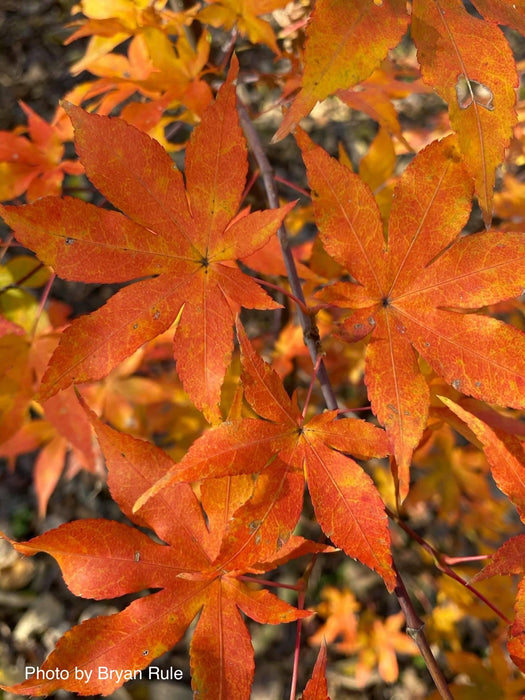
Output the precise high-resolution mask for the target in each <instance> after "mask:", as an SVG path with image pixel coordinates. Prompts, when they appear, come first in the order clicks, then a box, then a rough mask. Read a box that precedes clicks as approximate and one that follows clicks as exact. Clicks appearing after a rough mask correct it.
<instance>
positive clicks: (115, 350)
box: [0, 59, 293, 421]
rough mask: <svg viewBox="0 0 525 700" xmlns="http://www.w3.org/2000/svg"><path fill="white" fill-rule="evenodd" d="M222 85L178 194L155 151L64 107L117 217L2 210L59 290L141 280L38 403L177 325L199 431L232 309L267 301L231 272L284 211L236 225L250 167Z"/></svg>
mask: <svg viewBox="0 0 525 700" xmlns="http://www.w3.org/2000/svg"><path fill="white" fill-rule="evenodd" d="M237 71H238V63H237V60H236V59H234V60H233V62H232V68H231V70H230V72H229V75H228V79H227V81H226V83H225V84H224V85H223V87H222V89H221V90H220V91H219V94H218V97H217V101H216V102H215V103H214V104H212V105H211V106H210V107H209V108H208V109H207V110H206V113H205V115H204V117H203V120H202V122H201V124H200V125H199V126H198V127H197V128H196V129H195V131H194V132H193V135H192V138H191V140H190V143H189V144H188V147H187V151H186V169H185V176H186V186H184V180H183V176H182V174H181V173H180V172H179V171H178V170H177V169H176V167H175V165H174V164H173V161H172V160H171V158H170V157H169V156H168V155H167V153H166V152H165V151H164V149H163V148H162V147H161V146H160V145H159V144H158V143H157V142H156V141H153V140H152V139H150V138H149V137H148V136H146V135H145V134H143V133H142V132H140V131H137V130H136V129H134V128H133V127H130V126H129V125H127V124H126V123H125V122H123V121H122V120H119V119H110V118H107V117H102V116H98V115H91V114H88V113H87V112H84V111H83V110H82V109H80V108H79V107H74V106H73V105H69V107H68V111H69V113H70V114H71V117H72V119H73V121H74V124H75V130H76V133H75V142H76V147H77V150H78V152H79V154H80V158H81V160H82V162H83V163H84V165H85V168H86V172H87V174H88V176H89V178H90V179H91V181H92V182H93V184H94V185H95V186H96V187H98V189H99V190H100V191H101V192H102V193H103V194H104V195H105V196H106V197H107V198H108V199H109V200H110V201H111V202H112V203H113V204H114V205H115V206H117V207H118V208H119V209H121V211H122V212H124V214H121V213H120V212H115V211H107V210H103V209H99V208H97V207H94V206H93V205H91V204H87V203H85V202H82V201H80V200H78V199H70V198H66V199H62V200H60V199H58V198H54V197H53V198H47V199H43V200H40V201H38V202H35V203H34V204H32V205H28V206H24V207H3V208H2V209H1V210H0V211H1V212H2V215H3V217H4V218H5V220H6V222H7V223H9V225H11V226H12V227H13V228H14V229H15V231H16V236H17V238H18V240H19V241H20V242H22V243H23V244H24V245H25V246H27V247H29V248H32V249H33V250H34V251H35V252H36V253H37V255H38V256H39V257H40V258H41V259H42V260H43V261H44V262H45V263H46V264H48V265H51V266H52V267H53V268H54V269H55V270H56V272H57V274H59V275H60V276H62V277H64V278H65V279H75V280H82V281H84V282H102V283H108V282H124V281H128V280H133V279H139V278H140V281H138V282H136V283H135V284H133V285H131V286H129V287H126V288H124V289H122V290H121V291H120V292H118V293H117V294H116V295H115V296H113V297H112V298H111V299H110V300H109V301H108V303H107V304H106V305H105V306H103V307H102V308H101V309H99V310H98V311H96V312H95V313H93V314H91V315H88V316H83V317H81V318H79V319H77V320H75V321H74V322H73V323H72V324H71V326H70V327H69V328H68V329H66V331H65V332H64V333H63V334H62V337H61V339H60V344H59V346H58V348H57V350H56V351H55V353H54V355H53V358H52V360H51V362H50V365H49V368H48V371H47V372H46V374H45V376H44V378H43V384H42V388H41V398H42V399H47V398H49V397H50V396H52V395H53V394H54V393H56V392H57V391H59V390H60V389H62V388H65V387H66V386H69V385H70V384H71V383H73V382H77V383H78V382H84V381H88V380H93V379H99V378H101V377H103V376H105V375H107V374H108V373H109V371H110V370H111V369H112V368H113V367H115V366H116V365H117V364H118V363H119V362H120V361H121V360H123V359H124V358H125V357H128V356H129V355H131V354H132V353H133V352H134V351H135V350H136V349H137V348H138V347H140V346H141V345H142V344H143V343H145V342H146V341H148V340H150V339H151V338H153V337H155V336H157V335H159V334H160V333H162V332H163V331H165V330H166V329H167V328H168V327H169V326H170V325H171V324H172V323H173V321H174V319H176V318H177V317H180V322H179V325H178V328H177V331H176V334H175V357H176V359H177V371H178V373H179V376H180V378H181V380H182V382H183V384H184V388H185V389H186V391H187V392H188V394H189V395H190V397H191V398H192V400H193V402H194V403H195V405H196V406H197V407H198V408H199V409H201V410H202V411H203V412H204V413H205V415H206V417H207V419H208V420H210V421H216V420H218V419H219V418H220V413H219V409H218V403H219V398H220V390H221V385H222V382H223V378H224V373H225V370H226V367H227V365H228V363H229V361H230V357H231V352H232V346H233V337H232V332H231V327H232V325H233V320H234V317H235V314H236V313H237V312H238V311H239V310H240V308H241V306H244V307H247V308H257V309H274V308H278V307H279V304H277V303H276V302H274V301H273V300H272V299H271V298H270V297H268V295H267V294H266V293H265V292H264V291H263V290H262V289H261V288H260V287H259V285H258V284H257V283H256V282H255V281H254V280H253V279H252V278H251V277H248V275H246V274H244V273H243V272H241V271H240V270H239V269H238V267H237V266H236V265H235V260H236V259H239V258H240V259H242V258H244V257H246V256H248V255H250V254H251V253H253V252H254V251H255V250H257V249H258V248H261V247H262V246H263V245H264V244H265V243H266V242H267V241H268V240H269V238H270V237H271V236H272V235H273V234H274V233H275V231H276V230H277V228H278V226H279V225H280V223H281V221H282V219H283V218H284V216H285V215H286V213H287V212H288V211H289V209H290V208H291V207H292V206H293V204H290V205H288V206H285V207H281V208H280V209H277V210H269V211H262V212H254V213H251V214H247V212H246V211H245V212H243V213H242V215H240V216H236V215H237V210H238V207H239V204H240V201H241V197H242V192H243V188H244V184H245V179H246V171H247V167H248V163H247V154H246V144H245V141H244V139H243V137H242V133H241V129H240V126H239V121H238V116H237V111H236V95H235V85H234V81H235V78H236V76H237Z"/></svg>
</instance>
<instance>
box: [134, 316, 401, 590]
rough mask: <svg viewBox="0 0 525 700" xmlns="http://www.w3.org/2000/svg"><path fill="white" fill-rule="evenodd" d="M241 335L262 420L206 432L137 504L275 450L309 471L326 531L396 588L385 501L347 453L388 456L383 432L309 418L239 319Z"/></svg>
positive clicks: (265, 461) (258, 464)
mask: <svg viewBox="0 0 525 700" xmlns="http://www.w3.org/2000/svg"><path fill="white" fill-rule="evenodd" d="M237 335H238V338H239V343H240V345H241V352H242V355H241V363H242V377H241V378H242V385H243V388H244V393H245V397H246V399H247V401H248V402H249V403H250V405H251V406H252V408H253V409H254V410H255V411H256V412H257V413H258V414H259V416H261V418H262V419H263V420H260V419H256V418H255V419H254V418H244V419H241V420H239V421H233V422H225V423H222V424H221V425H220V426H218V427H217V428H215V429H213V430H209V431H207V432H206V433H204V435H203V436H201V437H200V438H199V439H198V440H196V441H195V443H194V444H193V445H192V447H191V448H190V449H189V450H188V452H187V453H186V454H185V456H184V457H183V459H182V460H181V461H180V462H179V463H178V464H176V465H174V466H173V467H172V469H171V470H170V471H169V472H168V473H167V474H165V475H164V476H163V478H162V479H161V480H160V481H159V482H158V483H157V484H155V486H154V487H153V488H151V489H150V490H149V491H148V492H146V493H145V494H144V495H143V496H142V497H141V498H140V499H139V500H138V502H137V504H136V505H135V507H141V506H142V505H143V504H144V503H146V502H147V500H148V498H150V497H151V496H152V494H155V493H158V492H159V491H160V490H161V489H162V488H163V487H164V486H165V485H166V484H171V483H174V482H177V481H195V480H197V479H207V478H209V477H219V476H226V475H236V474H252V473H259V472H262V473H264V471H265V469H267V468H268V465H269V464H271V463H272V460H273V459H274V458H275V457H276V455H277V457H278V459H279V461H281V460H282V461H283V462H285V463H286V464H287V465H288V466H289V469H290V470H291V471H292V472H293V473H296V474H297V473H299V474H302V473H303V472H304V473H305V475H306V478H307V482H308V489H309V491H310V495H311V497H312V503H313V506H314V509H315V514H316V517H317V520H318V522H319V524H320V525H321V527H322V529H323V531H324V532H325V533H326V535H327V536H328V537H330V538H331V539H332V541H333V542H334V543H335V544H336V545H337V546H338V547H341V548H342V549H344V551H345V552H346V553H347V554H349V555H350V556H352V557H355V558H357V559H359V561H361V562H362V563H364V564H366V565H367V566H369V567H370V568H372V569H374V570H375V571H377V572H378V573H379V574H380V575H381V576H382V577H383V579H384V581H385V583H386V585H387V587H388V588H389V589H390V590H392V589H393V588H394V586H395V575H394V571H393V569H392V557H391V553H390V533H389V531H388V522H387V518H386V514H385V511H384V504H383V502H382V500H381V497H380V495H379V492H378V491H377V489H376V487H375V485H374V483H373V481H372V479H371V478H370V477H369V476H368V474H366V472H365V471H364V470H363V469H362V468H361V467H360V466H359V465H358V464H357V463H356V462H355V461H354V460H353V459H350V458H349V457H347V456H346V455H345V454H343V452H344V453H351V454H355V455H359V456H364V457H371V456H375V457H382V456H385V454H386V453H387V440H386V435H385V433H384V432H383V431H382V430H380V429H379V428H376V427H375V426H374V425H371V424H370V423H365V422H364V421H361V420H357V419H354V418H344V419H341V420H337V411H326V412H325V413H323V414H321V415H317V416H314V417H313V418H311V419H310V420H309V421H306V420H305V419H304V417H303V415H302V414H301V411H300V410H299V407H298V405H297V400H296V398H295V397H293V398H290V397H289V396H288V394H287V393H286V391H285V389H284V387H283V384H282V381H281V379H280V377H279V376H278V374H277V373H276V372H275V371H274V370H273V369H272V368H271V367H270V366H269V365H268V364H266V363H265V362H264V361H263V360H262V358H261V357H260V356H259V355H258V354H257V353H256V352H255V350H254V349H253V347H252V345H251V343H250V342H249V340H248V338H247V337H246V334H245V332H244V329H243V327H242V326H241V324H240V323H237Z"/></svg>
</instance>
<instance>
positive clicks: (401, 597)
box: [393, 564, 454, 700]
mask: <svg viewBox="0 0 525 700" xmlns="http://www.w3.org/2000/svg"><path fill="white" fill-rule="evenodd" d="M393 567H394V571H395V572H396V578H397V583H396V587H395V588H394V593H395V594H396V596H397V599H398V601H399V605H400V606H401V610H402V611H403V612H404V614H405V619H406V629H407V634H409V635H410V636H411V637H412V639H413V640H414V642H415V643H416V644H417V646H418V649H419V651H420V652H421V656H422V657H423V659H424V660H425V664H426V666H427V669H428V672H429V673H430V675H431V676H432V680H433V681H434V684H435V686H436V688H437V689H438V691H439V694H440V695H441V697H442V698H444V700H454V699H453V697H452V695H451V693H450V690H449V689H448V685H447V681H446V678H445V676H444V675H443V671H442V670H441V668H440V667H439V665H438V663H437V661H436V659H435V657H434V654H433V653H432V649H431V648H430V645H429V643H428V640H427V638H426V637H425V632H424V629H425V623H424V622H423V620H422V619H421V618H420V617H419V615H418V614H417V613H416V611H415V609H414V606H413V604H412V600H411V599H410V596H409V594H408V591H407V589H406V586H405V584H404V582H403V579H402V578H401V576H400V574H399V571H398V570H397V567H396V565H395V564H393Z"/></svg>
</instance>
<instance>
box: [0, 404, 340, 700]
mask: <svg viewBox="0 0 525 700" xmlns="http://www.w3.org/2000/svg"><path fill="white" fill-rule="evenodd" d="M91 421H92V423H93V425H94V427H95V430H96V432H97V435H98V437H99V440H100V444H101V447H102V450H103V452H104V454H105V457H106V463H107V466H108V485H109V488H110V491H111V494H112V496H113V498H114V499H115V500H116V501H117V503H118V504H119V505H120V507H121V509H122V510H123V512H124V513H125V515H127V516H128V518H130V519H131V520H132V521H133V523H134V524H135V525H138V526H140V527H149V528H151V529H153V530H154V531H155V532H156V533H157V535H158V536H159V537H160V539H161V540H163V542H165V543H166V544H159V543H158V542H155V541H153V540H152V539H151V538H150V537H149V536H148V535H146V534H144V533H143V532H141V531H140V530H138V529H136V528H134V527H130V526H128V525H125V524H122V523H119V522H114V521H110V520H89V519H88V520H78V521H75V522H72V523H66V524H65V525H62V526H60V527H59V528H57V529H55V530H51V531H49V532H46V533H44V534H43V535H40V536H38V537H35V538H33V539H32V540H29V541H28V542H21V543H18V542H13V541H11V542H12V544H13V546H14V547H15V548H16V549H17V550H18V551H19V552H21V553H23V554H26V555H29V556H32V555H33V554H36V553H37V552H47V553H48V554H51V555H52V556H53V557H54V558H55V559H56V560H57V561H58V563H59V565H60V567H61V569H62V573H63V575H64V579H65V581H66V584H67V585H68V587H69V589H70V590H71V591H72V592H73V593H75V594H76V595H80V596H84V597H87V598H95V599H97V600H101V599H106V598H114V597H116V596H120V595H124V594H127V593H134V592H139V591H143V590H145V589H149V588H154V589H160V590H159V591H157V592H155V593H153V594H151V595H147V596H144V597H140V598H138V599H136V600H134V601H133V602H132V603H131V604H130V605H128V607H126V608H125V609H124V610H123V611H122V612H119V613H117V614H114V615H109V616H101V617H96V618H93V619H90V620H88V621H86V622H83V623H82V624H81V625H78V626H76V627H74V628H73V629H71V630H70V631H68V632H66V634H65V635H64V637H63V638H62V639H61V640H60V641H59V642H58V644H57V647H56V649H55V650H54V651H53V652H52V653H51V654H50V655H49V656H48V658H47V659H46V661H45V662H44V663H43V664H42V666H41V667H40V671H43V672H44V674H45V672H46V671H47V670H48V669H55V668H60V669H62V670H64V671H69V674H68V678H64V674H62V677H61V678H57V677H56V676H53V674H49V675H48V676H47V678H46V679H42V677H41V676H40V677H35V678H29V679H27V680H25V681H23V682H22V683H19V684H17V685H13V686H10V687H9V688H6V689H7V690H9V691H10V692H14V693H22V694H26V695H46V694H49V693H51V692H53V691H55V690H57V689H59V688H61V689H64V690H70V691H73V692H76V693H79V694H80V695H87V694H89V695H92V694H97V693H100V694H102V695H107V694H109V693H111V692H113V691H114V690H115V689H116V688H117V687H119V686H121V685H122V684H123V682H124V681H125V680H129V679H130V677H131V678H132V677H134V675H133V674H134V673H135V672H136V671H140V670H141V669H144V668H145V667H146V666H148V665H149V664H150V663H151V661H152V660H153V659H155V658H157V657H158V656H160V655H161V654H163V653H164V652H165V651H167V650H168V649H170V648H171V647H172V646H173V645H174V644H175V643H176V642H177V641H178V640H179V639H180V638H181V637H182V635H183V634H184V632H185V630H186V628H187V627H188V625H189V624H190V623H191V621H192V620H193V618H194V617H195V616H196V615H197V613H198V612H199V611H201V613H200V617H199V620H198V623H197V626H196V628H195V632H194V633H193V639H192V642H191V647H190V655H191V667H192V685H193V688H194V690H195V692H196V694H198V693H199V692H204V690H205V689H210V688H213V689H214V693H216V694H217V695H222V697H225V698H238V699H239V700H247V699H248V698H249V695H250V687H251V683H252V678H253V667H254V662H253V648H252V645H251V641H250V635H249V633H248V630H247V628H246V625H245V623H244V621H243V619H242V617H241V614H240V611H242V612H243V613H244V614H246V615H247V616H249V617H251V618H253V619H255V620H257V621H258V622H261V623H266V624H278V623H282V622H289V621H292V620H296V619H298V618H301V617H305V616H308V615H310V614H311V613H310V611H305V610H298V609H296V608H294V607H292V606H291V605H289V604H288V603H285V602H284V601H282V600H280V599H279V598H277V597H276V596H275V595H273V594H271V593H269V592H268V591H265V590H257V589H255V588H253V586H250V585H248V584H246V583H244V582H243V581H241V580H240V579H239V577H240V576H241V575H243V574H244V573H246V572H251V573H255V574H258V573H262V572H263V571H267V570H268V569H271V568H275V566H277V565H279V564H281V563H285V562H286V561H288V560H289V559H291V558H293V557H296V556H300V555H302V554H308V553H314V552H321V551H326V550H327V549H331V548H326V547H324V546H321V545H318V544H315V543H313V542H309V541H307V540H304V539H303V538H301V537H298V536H294V535H291V534H290V532H291V530H292V529H293V528H294V527H295V524H296V522H297V518H298V515H299V512H298V509H297V507H296V506H294V502H297V501H299V503H300V499H299V498H298V489H297V488H296V487H295V486H294V484H293V475H290V476H291V477H292V478H290V476H289V475H288V474H287V473H286V470H283V469H282V468H280V467H279V466H278V465H276V466H275V468H273V469H271V470H269V471H268V472H267V473H266V474H265V475H264V476H262V478H261V479H259V480H257V482H254V481H253V480H252V479H245V480H244V483H241V484H237V486H236V487H235V486H234V487H233V488H225V489H222V488H221V487H220V486H219V488H218V489H215V488H214V489H213V495H211V492H210V495H208V496H207V497H206V498H205V499H203V505H204V504H205V505H206V507H207V508H208V513H207V514H208V516H209V524H208V526H207V524H206V521H205V519H204V515H203V512H202V508H201V504H200V503H199V501H198V500H197V498H196V496H195V494H194V493H193V491H192V489H191V487H190V486H189V485H188V484H178V485H175V486H172V487H169V488H166V489H164V490H163V491H162V493H161V494H159V495H158V496H157V497H155V498H153V499H151V500H150V501H149V503H148V504H146V506H145V507H144V508H143V509H142V510H141V511H140V513H136V514H134V513H133V512H132V505H133V503H134V502H135V500H136V499H137V498H138V496H139V495H140V494H141V493H142V492H143V491H144V490H145V489H147V488H148V487H150V486H151V485H152V484H153V483H155V482H156V481H157V479H159V478H160V477H161V476H162V474H164V473H165V472H166V471H168V470H169V469H170V468H171V467H172V465H173V462H172V460H171V459H170V458H169V457H168V456H167V455H166V454H165V453H164V452H163V451H162V450H161V449H159V448H157V447H155V446H153V445H151V444H149V443H146V442H144V441H141V440H137V439H136V438H133V437H131V436H129V435H126V434H124V433H118V432H117V431H115V430H113V429H112V428H110V427H108V426H106V425H104V424H103V423H102V422H101V421H100V420H98V419H97V418H96V417H95V416H94V414H91ZM299 488H302V487H301V485H300V483H299ZM269 501H270V502H271V505H270V507H269ZM232 503H233V507H232ZM299 511H300V506H299ZM208 527H209V529H208ZM283 537H284V539H283ZM101 659H102V660H103V663H104V666H105V667H107V668H108V669H113V670H114V671H115V673H114V674H111V675H108V674H100V673H99V672H98V669H99V666H100V664H101ZM75 668H76V669H81V670H82V671H84V675H83V678H81V679H79V673H78V672H77V673H75V672H74V669H75ZM90 671H91V677H90V682H89V683H86V677H87V673H88V672H90ZM116 671H122V673H121V674H120V676H119V675H118V674H117V673H116ZM124 671H128V672H133V673H132V674H131V675H130V673H128V674H127V675H126V674H125V673H123V672H124ZM4 688H5V686H4Z"/></svg>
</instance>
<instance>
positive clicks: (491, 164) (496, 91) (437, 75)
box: [411, 0, 518, 226]
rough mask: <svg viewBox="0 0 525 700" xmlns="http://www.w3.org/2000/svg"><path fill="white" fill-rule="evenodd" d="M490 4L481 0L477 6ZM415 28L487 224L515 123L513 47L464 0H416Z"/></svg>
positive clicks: (424, 66) (425, 72)
mask: <svg viewBox="0 0 525 700" xmlns="http://www.w3.org/2000/svg"><path fill="white" fill-rule="evenodd" d="M506 4H507V5H510V4H511V3H506ZM494 5H496V3H494ZM489 6H490V3H487V4H486V5H484V3H479V8H478V9H479V10H480V11H481V12H482V11H483V10H484V9H489ZM505 14H507V15H510V14H512V13H511V12H510V10H508V11H507V13H505ZM515 14H517V11H515ZM411 33H412V37H413V39H414V43H415V44H416V47H417V55H418V60H419V62H420V64H421V73H422V76H423V80H424V81H425V82H426V83H428V84H429V85H432V86H433V87H434V89H435V90H436V92H437V93H438V94H439V95H440V96H441V97H442V98H443V99H444V100H445V101H446V102H447V103H448V109H449V116H450V122H451V125H452V127H453V129H455V131H456V132H457V134H458V141H459V147H460V149H461V152H462V154H463V157H464V159H465V162H466V163H467V166H468V168H469V171H470V173H471V175H472V176H473V177H474V180H475V184H476V194H477V196H478V198H479V203H480V206H481V208H482V210H483V215H484V219H485V223H486V224H487V226H488V225H489V224H490V219H491V216H492V204H493V188H494V180H495V169H496V166H497V165H499V163H500V162H501V161H502V160H503V157H504V153H505V148H506V147H507V146H508V144H509V141H510V138H511V136H512V128H513V126H514V124H515V123H516V109H515V104H516V88H517V87H518V76H517V73H516V66H515V62H514V58H513V56H512V51H511V49H510V46H509V44H508V42H507V40H506V39H505V36H504V35H503V33H502V32H501V30H500V29H499V28H498V27H497V26H495V25H494V24H493V23H492V22H489V21H486V20H483V19H479V18H477V17H474V16H473V15H472V14H469V13H468V12H467V10H466V9H465V7H464V4H463V2H462V0H414V2H413V4H412V29H411Z"/></svg>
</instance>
